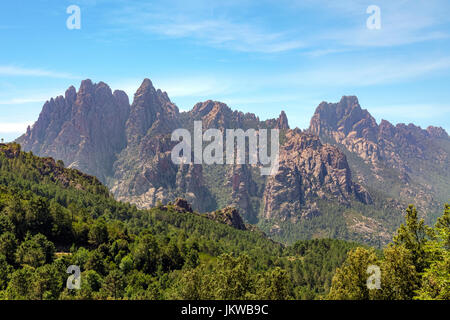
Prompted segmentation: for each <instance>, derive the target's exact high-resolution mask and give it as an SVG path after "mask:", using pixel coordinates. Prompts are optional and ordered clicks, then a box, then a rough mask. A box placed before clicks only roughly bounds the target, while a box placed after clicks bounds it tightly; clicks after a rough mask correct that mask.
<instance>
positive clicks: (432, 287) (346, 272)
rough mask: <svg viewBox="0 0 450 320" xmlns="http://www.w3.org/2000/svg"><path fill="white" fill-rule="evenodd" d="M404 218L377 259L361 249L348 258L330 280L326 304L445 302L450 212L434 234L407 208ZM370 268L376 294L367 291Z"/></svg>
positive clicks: (449, 289) (449, 282)
mask: <svg viewBox="0 0 450 320" xmlns="http://www.w3.org/2000/svg"><path fill="white" fill-rule="evenodd" d="M405 218H406V222H405V223H404V224H402V225H401V227H400V228H399V229H398V231H397V234H396V235H395V237H394V239H393V243H392V244H390V245H388V246H387V247H385V248H384V250H383V257H382V258H381V259H378V258H377V256H376V254H375V252H374V251H373V250H370V249H365V248H356V249H354V250H352V251H350V252H349V253H348V257H347V259H346V261H345V262H344V264H343V266H342V267H340V268H338V269H337V271H336V274H335V276H334V277H333V282H332V287H331V290H330V292H329V295H328V298H330V299H338V300H341V299H352V300H359V299H377V300H411V299H426V300H450V206H449V205H448V204H447V205H446V206H445V210H444V214H443V216H442V217H440V218H439V219H438V221H437V223H436V225H435V227H434V228H430V227H428V226H427V225H425V223H424V221H423V220H422V219H420V220H419V218H418V216H417V211H416V209H415V208H414V206H412V205H411V206H409V207H408V209H407V210H406V217H405ZM371 265H372V266H378V267H379V268H380V272H381V273H380V282H379V288H373V289H369V287H370V285H369V286H368V285H367V282H368V278H369V275H368V274H367V269H368V267H369V266H371ZM372 280H373V278H372V279H369V284H370V283H371V281H372ZM372 284H373V282H372Z"/></svg>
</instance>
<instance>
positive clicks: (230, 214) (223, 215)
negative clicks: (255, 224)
mask: <svg viewBox="0 0 450 320" xmlns="http://www.w3.org/2000/svg"><path fill="white" fill-rule="evenodd" d="M206 216H207V217H208V218H209V219H211V220H214V221H217V222H220V223H224V224H227V225H229V226H231V227H233V228H235V229H238V230H247V228H246V226H245V224H244V221H243V220H242V218H241V216H240V215H239V211H238V210H237V209H236V208H234V207H226V208H223V209H221V210H217V211H215V212H210V213H208V214H207V215H206Z"/></svg>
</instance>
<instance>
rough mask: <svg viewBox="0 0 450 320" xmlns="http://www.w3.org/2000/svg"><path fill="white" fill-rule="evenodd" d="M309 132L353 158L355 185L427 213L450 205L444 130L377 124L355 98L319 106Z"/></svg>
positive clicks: (448, 156)
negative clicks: (416, 206) (360, 185)
mask: <svg viewBox="0 0 450 320" xmlns="http://www.w3.org/2000/svg"><path fill="white" fill-rule="evenodd" d="M308 131H309V132H310V133H312V134H315V135H317V136H319V137H321V139H323V140H324V141H327V142H329V143H332V144H334V145H336V146H338V147H340V148H342V149H343V150H345V151H346V152H348V153H349V154H351V155H354V156H352V157H351V159H352V161H351V163H350V167H351V168H352V169H353V170H354V173H355V176H356V179H357V180H358V181H361V182H362V183H364V184H366V185H369V186H371V187H373V188H375V189H378V190H379V191H380V192H381V193H384V194H388V195H390V196H393V197H394V198H398V199H402V200H403V201H404V202H411V203H415V204H416V205H419V206H420V207H421V209H423V210H426V211H430V210H432V208H433V207H435V208H439V207H440V206H441V205H442V203H443V202H444V201H446V200H448V184H447V183H443V181H442V180H441V179H444V180H445V179H447V181H448V178H450V170H449V169H448V168H450V154H449V150H450V139H449V136H448V134H447V133H446V132H445V130H444V129H442V128H436V127H428V128H427V129H426V130H423V129H421V128H420V127H418V126H415V125H413V124H409V125H406V124H402V123H401V124H397V125H396V126H394V125H392V124H391V123H390V122H388V121H386V120H382V121H381V122H380V124H377V122H376V121H375V119H374V118H373V117H372V116H371V115H370V113H369V112H368V111H367V110H363V109H361V107H360V105H359V102H358V99H357V98H356V97H343V98H342V99H341V101H340V102H339V103H326V102H323V103H321V104H320V105H319V106H318V107H317V109H316V112H315V114H314V116H313V117H312V119H311V124H310V127H309V130H308ZM358 159H359V160H358ZM361 160H362V161H361ZM438 210H440V209H438Z"/></svg>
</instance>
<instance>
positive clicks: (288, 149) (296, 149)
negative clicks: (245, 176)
mask: <svg viewBox="0 0 450 320" xmlns="http://www.w3.org/2000/svg"><path fill="white" fill-rule="evenodd" d="M352 197H354V198H356V199H358V200H360V201H361V202H363V203H365V204H371V203H372V198H371V197H370V195H369V193H368V192H367V191H366V190H365V189H364V188H363V187H362V186H361V185H358V184H356V183H354V182H353V181H352V175H351V171H350V168H349V166H348V163H347V159H346V157H345V155H344V154H343V153H342V152H341V151H340V150H339V149H337V148H335V147H333V146H331V145H323V144H322V143H321V142H320V140H319V137H317V136H314V135H310V134H305V133H301V132H299V131H298V130H291V131H289V132H288V133H287V134H286V142H285V143H284V144H283V146H282V147H281V150H280V169H279V171H278V173H277V174H276V175H274V176H270V177H269V178H268V181H267V184H266V188H265V191H264V198H263V201H264V217H265V218H267V219H272V218H274V217H275V218H278V219H281V220H285V219H289V218H292V217H294V218H298V217H303V218H307V217H311V216H313V215H318V214H320V212H319V210H318V207H317V204H316V202H315V200H316V199H326V200H330V201H337V202H340V203H344V204H348V203H349V200H350V198H352Z"/></svg>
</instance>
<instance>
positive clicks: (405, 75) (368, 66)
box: [274, 58, 450, 87]
mask: <svg viewBox="0 0 450 320" xmlns="http://www.w3.org/2000/svg"><path fill="white" fill-rule="evenodd" d="M449 68H450V58H438V59H434V60H432V59H427V60H417V61H413V62H407V61H404V60H397V59H391V60H377V59H375V60H361V61H350V62H345V63H334V64H332V65H328V66H322V67H320V68H315V69H312V70H305V71H299V72H296V73H293V74H291V75H282V76H280V77H278V81H285V82H286V84H293V85H295V84H296V85H305V86H311V85H320V86H331V87H339V86H355V87H359V86H371V85H379V84H388V83H393V82H400V81H409V80H411V79H413V78H418V77H423V76H427V75H428V74H431V73H434V72H441V71H445V70H448V69H449ZM274 81H276V80H274Z"/></svg>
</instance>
